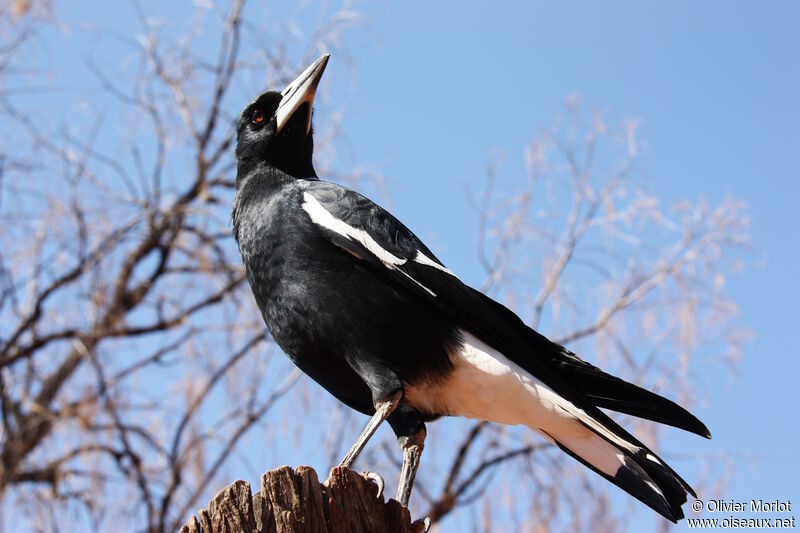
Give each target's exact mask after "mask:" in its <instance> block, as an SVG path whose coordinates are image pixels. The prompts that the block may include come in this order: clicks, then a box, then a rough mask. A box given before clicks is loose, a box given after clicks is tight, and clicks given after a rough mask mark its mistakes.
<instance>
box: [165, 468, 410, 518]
mask: <svg viewBox="0 0 800 533" xmlns="http://www.w3.org/2000/svg"><path fill="white" fill-rule="evenodd" d="M377 495H378V487H377V486H376V485H375V484H374V483H372V482H371V481H369V480H367V479H366V478H364V477H363V476H361V475H359V474H357V473H356V472H353V471H352V470H350V469H347V468H340V467H337V468H334V469H333V470H331V472H330V475H329V476H328V479H327V480H326V481H325V483H324V484H320V482H319V478H317V473H316V472H314V470H313V469H312V468H309V467H307V466H299V467H297V471H296V472H295V471H294V470H292V469H291V468H289V467H288V466H284V467H281V468H276V469H275V470H270V471H269V472H267V473H266V474H264V475H263V476H261V491H259V492H258V493H256V494H255V496H254V495H252V493H251V491H250V484H249V483H248V482H246V481H241V480H239V481H235V482H233V483H232V484H231V485H228V486H227V487H225V489H223V490H222V491H221V492H220V493H219V494H217V495H216V496H215V497H214V499H213V500H211V501H210V502H209V504H208V508H207V509H202V510H200V511H199V512H198V513H197V516H192V518H191V519H189V521H188V522H187V523H186V524H185V525H184V526H183V527H182V528H181V533H256V532H257V533H359V532H363V533H372V532H376V533H420V532H422V531H423V530H424V529H425V528H424V525H423V523H422V521H419V520H418V521H416V522H414V523H412V522H411V516H410V514H409V512H408V509H407V508H406V507H403V506H402V505H400V503H399V502H398V501H396V500H389V501H388V502H384V500H383V496H382V495H381V496H380V497H377Z"/></svg>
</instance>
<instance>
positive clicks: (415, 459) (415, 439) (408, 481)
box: [397, 426, 426, 507]
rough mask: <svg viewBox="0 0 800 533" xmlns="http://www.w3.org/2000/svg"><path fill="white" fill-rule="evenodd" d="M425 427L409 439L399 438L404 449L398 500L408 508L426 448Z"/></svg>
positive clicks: (398, 440)
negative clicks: (421, 458)
mask: <svg viewBox="0 0 800 533" xmlns="http://www.w3.org/2000/svg"><path fill="white" fill-rule="evenodd" d="M425 434H426V432H425V426H422V429H420V430H419V431H417V432H416V433H414V434H413V435H410V436H408V437H398V438H397V442H398V443H400V447H401V448H402V449H403V469H402V470H401V471H400V484H399V485H398V486H397V500H398V501H399V502H400V503H402V504H403V505H404V506H405V507H408V500H409V498H410V497H411V489H412V487H413V486H414V478H415V477H416V476H417V468H418V467H419V459H420V457H422V449H423V448H424V447H425Z"/></svg>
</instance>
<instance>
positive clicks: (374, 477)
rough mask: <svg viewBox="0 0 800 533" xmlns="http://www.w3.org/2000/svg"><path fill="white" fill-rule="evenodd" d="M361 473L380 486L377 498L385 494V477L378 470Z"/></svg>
mask: <svg viewBox="0 0 800 533" xmlns="http://www.w3.org/2000/svg"><path fill="white" fill-rule="evenodd" d="M361 475H362V476H364V477H365V478H367V479H369V480H370V481H372V482H373V483H375V484H376V485H377V486H378V494H376V495H375V497H376V498H380V497H381V496H383V478H382V477H381V475H380V474H378V473H377V472H369V471H367V472H361ZM426 531H427V530H426Z"/></svg>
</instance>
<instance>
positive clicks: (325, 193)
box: [232, 55, 711, 521]
mask: <svg viewBox="0 0 800 533" xmlns="http://www.w3.org/2000/svg"><path fill="white" fill-rule="evenodd" d="M327 63H328V56H327V55H326V56H323V57H321V58H320V59H318V60H317V61H316V62H315V63H314V64H313V65H311V66H310V67H308V69H306V70H305V71H304V72H303V73H302V74H300V76H299V77H298V78H297V79H296V80H294V81H293V82H292V83H290V84H289V86H288V87H286V89H284V91H283V92H275V91H270V92H265V93H264V94H262V95H260V96H259V97H258V98H256V99H255V101H253V102H252V103H251V104H249V105H248V106H247V107H246V108H245V109H244V111H243V112H242V114H241V117H240V118H239V122H238V125H237V147H236V158H237V164H238V167H237V176H236V196H235V199H234V201H233V214H232V220H233V233H234V236H235V238H236V241H237V242H238V244H239V249H240V251H241V254H242V259H243V261H244V266H245V270H246V272H247V279H248V281H249V282H250V287H251V289H252V291H253V295H254V296H255V300H256V302H257V304H258V307H259V309H260V311H261V314H262V316H263V318H264V321H265V322H266V324H267V327H268V328H269V331H270V333H271V334H272V337H273V338H274V340H275V342H277V344H278V345H279V346H280V347H281V348H282V349H283V351H284V352H286V354H287V355H288V356H289V358H290V359H291V360H292V361H293V362H294V363H295V364H296V365H297V366H298V367H300V369H302V370H303V371H304V372H305V373H306V374H308V375H309V376H310V377H311V378H312V379H314V380H315V381H316V382H317V383H319V384H320V385H322V386H323V387H324V388H325V389H327V390H328V391H329V392H330V393H331V394H333V395H334V396H335V397H336V398H338V399H339V400H341V401H342V402H344V403H345V404H347V405H348V406H350V407H352V408H353V409H356V410H358V411H361V412H362V413H365V414H368V415H372V418H371V419H370V421H369V423H368V424H367V426H366V427H365V428H364V430H363V431H362V433H361V434H360V435H359V437H358V438H357V439H356V441H355V443H354V444H353V446H352V447H351V449H350V451H349V452H348V453H347V455H346V456H345V458H344V459H343V461H342V463H341V464H342V465H343V466H350V465H351V464H352V463H353V461H355V459H356V457H357V456H358V454H359V452H361V450H362V449H363V447H364V445H365V444H366V443H367V441H368V440H369V438H370V437H371V436H372V434H373V433H374V432H375V430H376V429H377V427H378V426H379V425H380V424H381V422H383V421H384V420H386V421H388V422H389V425H390V426H391V427H392V429H393V430H394V432H395V434H396V435H397V438H398V442H399V444H400V446H401V448H402V450H403V467H402V472H401V476H400V486H399V487H398V489H397V498H398V499H399V500H400V501H401V503H403V504H404V505H407V504H408V499H409V496H410V494H411V487H412V484H413V482H414V476H415V474H416V470H417V467H418V466H419V460H420V456H421V454H422V448H423V444H424V440H425V423H426V422H429V421H432V420H434V419H436V418H438V417H441V416H464V417H468V418H475V419H481V420H489V421H492V422H498V423H501V424H524V425H526V426H528V427H529V428H531V429H533V430H535V431H538V432H539V433H540V434H541V435H543V436H544V437H545V438H546V439H548V440H550V441H552V442H553V443H555V445H556V446H558V447H559V448H561V449H562V450H563V451H565V452H566V453H568V454H569V455H571V456H572V457H574V458H575V459H577V460H578V461H580V462H581V463H583V464H584V465H586V466H587V467H589V468H591V469H592V470H594V471H595V472H597V473H598V474H600V475H601V476H603V477H604V478H606V479H608V480H609V481H611V482H612V483H614V484H615V485H617V486H619V487H621V488H622V489H623V490H625V491H627V492H628V493H630V494H631V495H633V496H634V497H635V498H638V499H639V500H641V501H642V502H644V503H645V504H647V505H648V506H650V507H651V508H653V509H654V510H656V511H657V512H659V513H660V514H661V515H663V516H664V517H666V518H668V519H669V520H672V521H677V520H678V519H680V518H682V517H683V512H682V510H681V505H682V504H683V503H684V502H686V497H687V494H692V495H693V496H694V495H695V493H694V491H693V490H692V488H691V487H690V486H689V485H688V484H687V483H686V482H685V481H684V480H683V479H681V477H680V476H678V474H676V473H675V471H673V470H672V468H670V467H669V466H668V465H667V464H666V463H665V462H664V461H663V460H661V459H660V458H659V457H658V456H657V455H656V454H655V453H653V452H652V451H651V450H649V449H648V448H647V446H645V445H644V444H642V443H641V442H639V441H638V440H637V439H636V438H635V437H633V436H632V435H631V434H630V433H628V432H627V431H626V430H625V429H623V428H622V427H620V426H619V425H618V424H617V423H616V422H614V421H613V420H612V419H611V418H609V417H608V415H606V414H605V413H604V412H603V411H601V410H600V408H605V409H610V410H613V411H617V412H621V413H627V414H630V415H633V416H637V417H640V418H646V419H648V420H653V421H656V422H661V423H663V424H668V425H671V426H675V427H678V428H681V429H684V430H687V431H691V432H693V433H696V434H698V435H702V436H704V437H707V438H710V437H711V434H710V433H709V431H708V429H707V428H706V427H705V425H703V423H702V422H700V420H698V419H697V418H695V417H694V416H693V415H691V414H690V413H689V412H687V411H686V410H684V409H683V408H682V407H680V406H678V405H677V404H675V403H673V402H672V401H670V400H667V399H666V398H662V397H661V396H658V395H657V394H654V393H652V392H649V391H647V390H644V389H642V388H639V387H637V386H636V385H633V384H631V383H627V382H625V381H623V380H621V379H619V378H616V377H614V376H611V375H609V374H606V373H605V372H603V371H602V370H600V369H599V368H597V367H595V366H592V365H591V364H589V363H586V362H585V361H583V360H582V359H580V358H579V357H578V356H577V355H575V354H574V353H572V352H571V351H569V350H568V349H566V348H564V347H563V346H560V345H558V344H556V343H554V342H552V341H550V340H548V339H547V338H546V337H544V336H542V335H541V334H539V333H537V332H536V331H534V330H533V329H531V328H529V327H527V326H526V325H525V324H524V323H523V322H522V321H521V320H520V319H519V318H518V317H517V316H516V315H515V314H514V313H513V312H512V311H510V310H509V309H507V308H506V307H504V306H503V305H501V304H499V303H497V302H495V301H494V300H492V299H491V298H489V297H487V296H485V295H484V294H482V293H481V292H479V291H477V290H475V289H473V288H471V287H469V286H467V285H465V284H464V283H462V282H461V281H460V280H459V279H458V277H457V276H456V275H455V274H454V273H453V272H452V271H451V270H449V269H448V268H447V267H446V266H444V265H443V264H442V262H441V261H439V260H438V259H437V258H436V256H435V255H434V254H433V253H432V252H431V251H430V250H429V249H428V248H427V247H426V246H425V244H423V243H422V241H420V240H419V239H418V238H417V237H416V236H415V235H414V234H413V233H412V232H411V231H410V230H408V228H406V227H405V226H404V225H403V224H402V223H401V222H400V221H398V220H397V219H396V218H395V217H393V216H392V215H391V214H390V213H389V212H387V211H386V210H384V209H382V208H381V207H380V206H378V205H376V204H375V203H373V202H372V201H370V200H369V199H367V198H365V197H364V196H362V195H360V194H358V193H357V192H355V191H352V190H350V189H348V188H345V187H343V186H341V185H336V184H333V183H327V182H325V181H321V180H320V179H319V178H318V177H317V174H316V172H315V171H314V166H313V164H312V155H313V140H312V128H311V114H312V105H313V102H314V95H315V93H316V90H317V85H318V84H319V80H320V78H321V76H322V73H323V71H324V70H325V66H326V65H327Z"/></svg>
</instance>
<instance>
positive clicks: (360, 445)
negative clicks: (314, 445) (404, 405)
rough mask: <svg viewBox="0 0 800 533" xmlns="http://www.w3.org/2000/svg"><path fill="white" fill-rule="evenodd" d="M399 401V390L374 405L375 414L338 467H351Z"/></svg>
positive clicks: (401, 397)
mask: <svg viewBox="0 0 800 533" xmlns="http://www.w3.org/2000/svg"><path fill="white" fill-rule="evenodd" d="M401 399H403V391H402V390H399V391H397V392H396V393H394V394H392V395H391V396H390V397H389V398H387V399H386V400H382V401H380V402H377V404H376V405H375V414H374V415H372V418H370V419H369V422H367V426H366V427H365V428H364V430H363V431H362V432H361V434H360V435H359V436H358V438H357V439H356V441H355V442H354V443H353V445H352V446H351V447H350V451H348V452H347V455H345V456H344V459H342V462H341V463H339V466H344V467H346V468H350V466H352V464H353V462H354V461H355V460H356V458H357V457H358V454H360V453H361V450H363V449H364V446H366V444H367V442H368V441H369V439H370V437H372V435H373V434H374V433H375V431H376V430H377V429H378V426H380V425H381V422H383V421H384V420H386V417H387V416H389V415H390V414H392V411H394V410H395V408H396V407H397V404H399V403H400V400H401Z"/></svg>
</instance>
